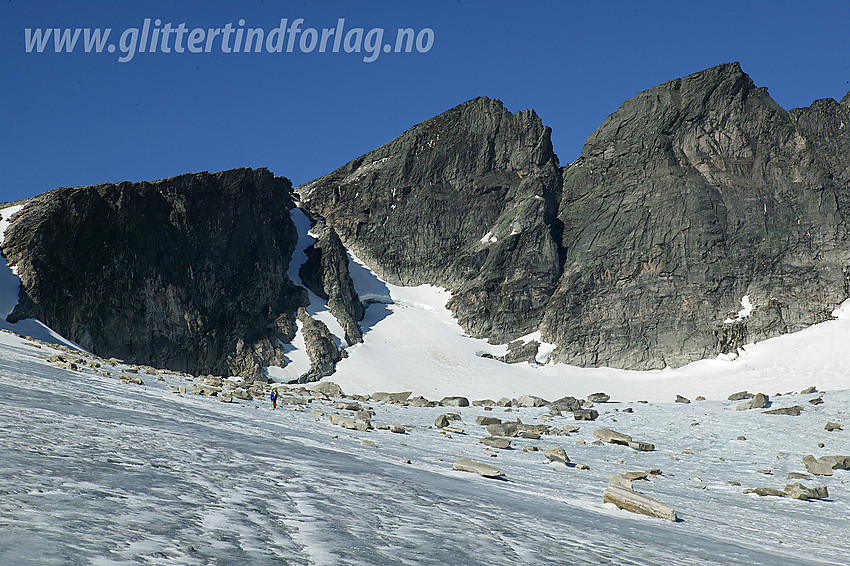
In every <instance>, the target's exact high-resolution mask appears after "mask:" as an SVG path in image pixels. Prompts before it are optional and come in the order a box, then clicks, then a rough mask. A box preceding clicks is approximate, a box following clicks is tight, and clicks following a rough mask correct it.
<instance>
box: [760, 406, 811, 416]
mask: <svg viewBox="0 0 850 566" xmlns="http://www.w3.org/2000/svg"><path fill="white" fill-rule="evenodd" d="M802 412H803V407H801V406H800V405H794V406H792V407H780V408H778V409H772V410H770V411H762V413H764V414H765V415H788V416H791V417H799V416H800V413H802Z"/></svg>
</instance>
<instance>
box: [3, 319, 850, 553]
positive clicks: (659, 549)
mask: <svg viewBox="0 0 850 566" xmlns="http://www.w3.org/2000/svg"><path fill="white" fill-rule="evenodd" d="M27 342H28V341H27V340H24V339H21V338H18V337H16V336H14V335H11V334H8V333H0V477H2V478H3V480H2V484H0V486H2V487H0V489H2V497H0V563H2V564H69V563H74V564H82V563H90V564H135V563H145V564H544V563H582V562H592V563H601V564H765V565H768V564H769V565H775V564H809V563H812V564H815V563H820V564H842V563H846V560H847V556H850V539H848V536H847V535H848V524H847V517H848V516H850V471H846V470H836V471H835V475H833V476H831V477H817V478H815V479H814V481H804V482H803V483H805V484H806V485H826V486H827V488H828V489H829V494H830V497H829V499H828V500H823V501H798V500H793V499H789V498H777V497H764V498H762V497H759V496H757V495H753V494H750V495H745V494H743V492H742V490H743V489H744V488H747V487H775V488H779V489H782V488H783V487H784V485H786V484H788V483H793V482H792V481H788V480H786V479H785V474H786V473H787V472H794V471H795V472H804V471H805V469H804V466H803V464H802V461H801V458H802V457H803V456H804V455H806V454H814V455H815V456H821V455H825V454H839V453H847V452H850V446H848V444H849V443H848V442H847V436H846V434H847V432H846V431H835V432H827V431H825V430H824V429H823V427H824V424H825V423H826V422H827V421H830V420H831V421H838V422H841V423H844V424H845V425H846V423H847V422H848V418H847V416H848V406H850V392H848V391H847V390H844V391H829V392H825V393H823V394H822V396H823V400H824V403H823V404H820V405H816V406H815V405H811V404H809V403H808V402H807V401H808V400H809V399H811V398H815V397H817V396H818V395H819V394H811V395H800V394H794V395H787V396H786V395H783V396H781V397H778V398H774V399H773V400H774V405H773V407H778V406H788V405H794V404H800V405H803V406H804V407H805V410H804V411H803V413H802V414H801V415H800V416H799V417H792V416H782V415H765V414H763V413H762V411H761V410H751V411H736V410H735V408H734V405H736V404H738V402H732V401H702V402H696V401H695V402H692V403H690V404H677V403H648V404H640V403H601V404H600V403H597V404H596V406H595V408H596V409H597V410H599V412H600V416H599V419H598V420H597V421H595V422H577V421H574V420H573V419H572V417H571V416H561V417H551V419H549V420H544V415H546V414H547V413H548V410H547V409H546V408H545V407H540V408H521V409H514V410H511V411H510V412H506V410H505V409H504V408H501V407H496V408H494V409H493V410H492V411H485V410H484V409H483V408H482V407H464V408H450V407H433V408H428V407H422V408H417V407H404V406H398V405H387V404H384V403H375V402H372V403H364V404H368V405H370V406H371V407H373V409H374V410H375V413H376V414H375V416H374V417H373V420H372V422H373V423H374V424H376V425H377V424H390V423H392V422H394V421H399V422H401V423H403V424H405V425H412V428H410V429H409V430H408V432H407V433H406V434H395V433H392V432H390V431H387V430H377V429H376V430H372V431H369V432H359V431H352V430H347V429H343V428H341V427H338V426H334V425H332V424H331V423H330V422H329V419H328V414H330V413H332V412H341V413H346V412H347V411H344V410H340V411H336V410H335V409H333V403H334V400H325V401H320V400H312V401H311V402H310V403H308V404H306V405H294V404H293V405H282V406H280V407H278V410H276V411H271V410H270V406H269V402H268V401H266V400H255V401H239V402H238V403H220V402H218V401H217V400H216V399H215V398H214V397H205V396H200V395H199V396H195V395H184V396H180V395H177V394H174V393H172V392H171V391H170V389H169V386H172V385H173V386H179V385H180V384H189V381H188V380H187V379H186V378H183V377H179V376H170V375H169V376H164V378H163V379H164V381H157V380H156V378H155V377H153V376H148V375H143V376H142V377H143V378H144V381H145V384H144V385H142V386H140V385H134V384H129V383H122V382H121V381H119V379H118V377H117V376H118V375H120V374H121V373H122V372H121V371H120V369H121V367H122V366H119V367H118V368H108V369H110V371H112V372H114V374H113V375H112V376H109V377H104V376H101V375H97V374H95V373H94V372H93V371H91V370H89V369H81V370H79V371H71V370H66V369H59V368H56V367H53V366H52V365H50V364H48V363H47V362H46V361H44V360H41V359H39V358H38V357H37V355H46V354H49V353H51V352H49V351H48V349H47V347H46V346H42V347H41V348H38V349H37V348H34V347H33V346H31V345H30V344H28V343H27ZM82 357H83V358H84V359H85V358H86V356H84V355H83V356H82ZM81 367H82V366H81ZM780 388H781V387H780ZM627 407H631V408H632V409H633V410H634V412H633V413H627V412H624V411H623V410H624V409H625V408H627ZM444 412H459V413H460V414H461V416H462V421H460V422H458V421H456V422H454V423H452V424H453V425H454V426H457V427H461V428H462V429H464V433H463V434H457V433H451V434H443V433H442V431H440V430H438V429H436V428H433V423H434V419H435V418H436V417H437V416H439V415H440V414H442V413H444ZM566 414H567V415H569V413H566ZM480 415H487V416H495V417H499V418H502V419H505V420H507V419H515V418H517V417H518V418H520V419H521V420H522V422H524V423H543V422H545V423H546V424H549V425H552V426H557V427H562V426H568V425H578V426H579V427H580V429H579V431H578V432H576V433H573V434H572V435H571V436H550V435H544V436H543V437H542V438H540V439H539V440H535V439H519V438H515V439H513V448H512V449H508V450H498V449H490V448H487V447H485V446H484V445H482V444H480V443H479V442H478V440H479V439H480V438H481V437H483V436H486V434H487V433H486V432H485V430H484V427H481V426H476V425H475V424H474V423H475V418H476V417H477V416H480ZM697 423H698V424H697ZM599 428H613V429H615V430H618V431H620V432H624V433H627V434H630V435H632V436H633V437H635V438H636V439H638V440H645V441H648V442H653V443H654V444H655V446H656V450H655V451H652V452H637V451H634V450H632V449H630V448H628V447H625V446H618V445H612V444H605V445H594V444H593V441H594V440H595V437H594V436H593V431H594V430H597V429H599ZM739 436H745V437H746V440H737V438H738V437H739ZM364 440H368V441H371V442H372V443H373V444H375V447H372V446H368V445H364V444H362V442H363V441H364ZM580 442H581V443H580ZM819 442H821V443H824V444H825V447H824V448H818V446H817V444H818V443H819ZM556 444H557V445H561V446H563V447H564V448H565V450H566V452H567V454H568V456H569V458H570V459H571V460H572V462H573V464H585V465H587V466H589V467H590V469H588V470H581V469H578V468H576V467H574V466H573V465H569V466H565V465H563V464H560V463H558V464H553V463H548V462H547V460H546V458H544V457H543V456H542V452H524V451H523V450H522V448H523V447H530V446H539V447H540V448H541V449H544V450H545V449H547V448H549V447H551V446H554V445H556ZM492 454H496V455H497V456H496V457H492V456H491V455H492ZM464 456H465V457H469V458H472V459H473V460H476V461H483V462H486V463H490V464H493V465H496V466H498V467H499V468H500V469H502V470H503V471H504V472H505V475H506V480H505V481H499V480H489V479H485V478H482V477H479V476H476V475H473V474H468V473H464V472H457V471H453V470H452V463H453V462H454V461H456V460H458V459H460V458H462V457H464ZM408 459H409V460H410V463H409V464H407V463H404V460H408ZM649 469H660V470H661V471H662V472H663V475H662V476H658V477H656V476H653V479H651V480H649V481H646V480H641V481H636V482H635V489H637V490H638V491H640V492H642V493H645V494H648V495H650V496H652V497H655V498H656V499H658V500H660V501H663V502H665V503H667V504H669V505H672V506H673V507H674V508H675V509H676V510H677V512H678V515H679V518H680V521H679V522H676V523H671V522H668V521H664V520H662V519H653V518H649V517H644V516H641V515H634V514H631V513H628V512H626V511H621V510H619V509H616V508H615V507H613V506H612V505H610V504H605V503H603V502H602V492H603V490H604V489H605V487H606V486H607V484H608V479H609V478H610V477H611V476H612V475H614V474H617V473H621V472H628V471H643V470H649ZM759 470H762V471H765V470H770V474H769V475H767V474H763V473H759ZM727 481H737V482H740V484H741V486H733V485H729V484H727V483H726V482H727ZM795 481H796V480H795ZM700 485H701V486H705V488H698V487H696V486H700Z"/></svg>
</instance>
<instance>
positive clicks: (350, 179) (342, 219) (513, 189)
mask: <svg viewBox="0 0 850 566" xmlns="http://www.w3.org/2000/svg"><path fill="white" fill-rule="evenodd" d="M560 185H561V176H560V173H559V170H558V160H557V157H556V156H555V154H554V152H553V150H552V143H551V140H550V129H549V128H547V127H545V126H543V123H542V122H541V120H540V118H538V117H537V115H536V114H535V113H534V112H533V111H529V110H526V111H522V112H518V113H516V114H512V113H510V112H508V111H507V110H506V109H505V108H504V106H503V105H502V103H501V102H499V101H497V100H492V99H489V98H476V99H475V100H471V101H469V102H466V103H464V104H461V105H460V106H458V107H456V108H453V109H451V110H449V111H447V112H445V113H443V114H441V115H439V116H437V117H435V118H432V119H430V120H426V121H425V122H423V123H421V124H419V125H417V126H415V127H413V128H411V129H410V130H408V131H406V132H405V133H403V134H402V135H401V136H399V137H398V138H397V139H395V140H393V141H391V142H389V143H388V144H386V145H384V146H382V147H380V148H378V149H376V150H375V151H372V152H370V153H367V154H366V155H363V156H362V157H359V158H357V159H355V160H354V161H351V162H350V163H347V164H346V165H343V166H342V167H340V168H339V169H337V170H336V171H334V172H333V173H331V174H329V175H326V176H324V177H322V178H320V179H317V180H315V181H312V182H310V183H307V184H305V185H302V186H301V187H299V188H298V193H299V195H300V200H301V201H302V203H303V205H304V206H305V207H306V208H308V209H309V210H310V211H312V212H313V213H315V214H318V215H320V216H322V217H324V218H325V220H326V221H327V223H328V225H330V226H332V227H333V228H334V230H336V232H337V233H338V234H339V237H340V239H341V240H342V242H343V243H344V244H345V245H346V246H347V247H348V248H350V249H351V250H353V251H354V252H355V253H356V254H357V256H358V257H359V258H360V259H362V260H363V261H365V262H366V263H367V264H368V265H369V266H370V267H372V268H373V269H374V270H375V271H376V272H377V273H378V275H380V276H381V277H382V278H384V279H385V280H387V281H389V282H390V283H394V284H402V285H419V284H423V283H430V284H436V285H441V286H445V287H448V288H449V289H451V290H452V292H453V297H452V300H451V302H450V304H449V307H450V308H451V309H452V311H453V313H454V315H455V316H456V317H457V319H458V321H459V322H460V324H461V325H462V326H463V327H464V328H465V329H467V330H468V331H469V332H470V333H472V334H473V335H475V336H482V337H487V338H489V339H490V340H491V341H493V342H505V341H508V340H510V339H513V338H517V337H519V336H523V335H525V334H528V333H529V332H532V331H534V330H536V329H537V326H538V324H539V322H540V320H541V318H542V316H543V310H544V308H545V306H546V303H547V301H548V300H549V297H550V296H551V295H552V293H553V292H554V290H555V286H556V284H557V281H558V277H559V276H560V272H561V269H560V264H561V255H562V253H561V249H560V242H561V240H562V238H561V225H560V222H559V221H558V219H557V217H556V213H557V210H558V202H559V200H560Z"/></svg>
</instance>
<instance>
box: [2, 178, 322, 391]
mask: <svg viewBox="0 0 850 566" xmlns="http://www.w3.org/2000/svg"><path fill="white" fill-rule="evenodd" d="M292 207H293V201H292V198H291V184H290V182H289V180H288V179H285V178H282V177H274V176H273V175H272V174H271V173H270V172H269V171H268V170H266V169H256V170H252V169H235V170H232V171H224V172H220V173H197V174H187V175H181V176H179V177H174V178H171V179H163V180H160V181H154V182H141V183H129V182H122V183H106V184H102V185H96V186H89V187H80V188H61V189H55V190H53V191H50V192H47V193H44V194H42V195H39V196H37V197H34V198H32V199H30V200H29V201H28V202H27V204H26V207H25V208H24V209H23V211H21V212H20V213H19V214H18V215H17V216H16V217H15V218H14V219H13V222H12V224H11V226H10V228H9V229H8V230H7V231H6V237H5V241H4V243H3V254H4V255H5V257H6V258H7V260H8V261H9V263H10V264H12V265H14V266H15V267H16V268H17V273H18V275H19V276H20V278H21V290H20V303H19V304H18V306H17V307H16V308H15V310H14V311H13V312H12V314H11V315H10V316H9V320H10V321H13V322H14V321H16V320H19V319H22V318H38V319H39V320H41V321H42V322H44V323H45V324H47V325H48V326H50V327H51V328H52V329H54V330H55V331H57V332H58V333H60V334H61V335H63V336H65V337H67V338H70V339H72V340H74V341H75V342H77V343H78V344H80V345H81V346H83V347H84V348H86V349H87V350H89V351H92V352H94V353H97V354H99V355H101V356H104V357H111V356H114V357H117V358H121V359H124V360H127V361H130V362H133V363H145V364H149V365H153V366H157V367H165V368H169V369H171V370H175V371H185V372H189V373H193V374H207V373H212V374H218V375H230V374H234V375H242V376H244V377H248V378H254V379H264V378H265V372H264V366H268V365H279V366H283V365H285V364H286V361H285V359H284V355H283V354H284V352H283V348H282V346H281V342H289V341H290V340H291V339H292V337H293V335H294V332H295V311H296V309H297V308H298V307H299V306H301V305H304V304H306V300H307V297H306V291H305V290H304V289H303V288H301V287H297V286H296V285H295V284H294V283H293V282H292V281H290V279H289V278H288V277H287V268H288V266H289V262H290V258H291V256H292V252H293V250H294V247H295V244H296V241H297V235H296V229H295V226H294V225H293V223H292V221H291V219H290V217H289V209H291V208H292Z"/></svg>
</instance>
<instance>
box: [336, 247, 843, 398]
mask: <svg viewBox="0 0 850 566" xmlns="http://www.w3.org/2000/svg"><path fill="white" fill-rule="evenodd" d="M350 259H351V262H350V264H351V272H352V279H353V280H354V283H355V287H356V288H357V291H358V294H360V295H361V296H362V297H369V298H370V300H372V301H375V300H376V299H380V302H372V303H371V304H369V306H368V308H367V310H366V318H365V320H364V321H363V322H362V323H361V326H362V327H363V329H364V331H365V332H364V334H365V340H364V343H363V344H357V345H355V346H352V347H351V348H349V349H348V351H349V357H348V358H346V359H344V360H342V361H341V362H340V363H339V364H338V366H337V373H336V374H334V375H333V376H331V377H330V378H328V379H330V380H333V381H334V382H336V383H339V384H340V385H342V386H343V389H344V390H345V391H350V392H353V393H371V392H374V391H380V390H384V391H412V392H413V393H414V395H424V396H426V397H429V398H433V399H439V398H441V397H443V396H447V395H467V396H469V397H470V398H475V399H485V398H490V399H499V398H500V397H503V396H506V397H518V396H520V395H522V394H534V395H539V396H542V397H544V398H546V399H550V400H552V399H557V398H560V397H563V396H565V395H573V396H576V397H586V396H587V395H588V394H590V393H594V392H596V391H605V392H607V393H609V394H610V395H612V396H613V397H614V399H615V400H621V401H635V400H650V401H672V400H673V399H674V398H675V396H676V395H677V394H681V395H684V396H686V397H691V398H693V397H696V396H698V395H702V396H704V397H706V398H708V399H725V398H726V397H727V396H728V395H729V394H730V393H732V392H735V391H739V390H743V389H750V390H752V391H763V392H765V393H767V394H773V393H776V392H785V391H789V390H801V389H804V388H806V387H808V386H809V385H812V384H816V385H817V386H818V387H820V388H821V389H833V390H835V389H848V388H850V317H846V316H843V314H842V313H836V314H838V315H839V318H837V319H836V320H833V321H828V322H824V323H822V324H818V325H816V326H812V327H810V328H808V329H806V330H803V331H801V332H798V333H795V334H789V335H785V336H780V337H777V338H773V339H771V340H767V341H765V342H761V343H758V344H750V345H747V346H746V347H745V348H743V349H742V350H741V351H740V352H739V354H738V355H737V356H720V357H718V358H716V359H713V360H702V361H698V362H693V363H691V364H689V365H687V366H685V367H682V368H678V369H675V370H673V369H667V370H658V371H627V370H620V369H612V368H579V367H575V366H569V365H566V364H546V365H537V364H534V365H532V364H529V363H521V364H510V365H508V364H504V363H502V362H499V361H497V360H493V359H488V358H482V357H480V353H482V352H489V353H492V354H499V355H501V354H504V353H505V351H506V346H493V345H491V344H488V343H487V342H486V341H485V340H480V339H475V338H470V337H469V336H468V335H466V334H465V333H464V332H463V329H462V328H461V327H460V326H459V325H458V324H457V322H456V321H455V320H454V318H452V315H451V312H450V311H449V310H448V309H446V308H445V304H446V303H447V302H448V300H449V299H450V298H451V295H450V294H449V293H448V292H447V291H445V290H444V289H440V288H438V287H433V286H430V285H421V286H419V287H399V286H396V285H390V284H388V283H385V282H383V281H381V280H380V279H378V278H377V276H376V275H375V274H374V273H373V272H371V271H370V270H369V269H368V268H367V267H366V266H364V265H363V263H362V262H361V261H360V260H358V259H357V258H356V257H354V256H353V255H350ZM847 310H850V306H848V309H847ZM541 349H543V348H541ZM550 351H551V345H548V346H547V347H546V352H547V353H548V352H550Z"/></svg>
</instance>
